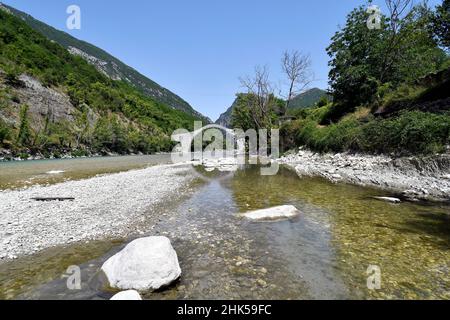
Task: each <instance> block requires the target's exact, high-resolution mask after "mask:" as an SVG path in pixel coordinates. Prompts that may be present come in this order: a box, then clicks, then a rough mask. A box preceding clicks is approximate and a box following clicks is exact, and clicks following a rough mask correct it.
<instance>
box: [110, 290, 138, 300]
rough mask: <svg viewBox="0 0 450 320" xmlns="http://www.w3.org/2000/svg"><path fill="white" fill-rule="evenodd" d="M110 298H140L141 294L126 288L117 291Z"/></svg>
mask: <svg viewBox="0 0 450 320" xmlns="http://www.w3.org/2000/svg"><path fill="white" fill-rule="evenodd" d="M110 300H142V298H141V295H140V294H139V292H137V291H136V290H127V291H122V292H119V293H118V294H116V295H114V296H113V297H112V298H111V299H110Z"/></svg>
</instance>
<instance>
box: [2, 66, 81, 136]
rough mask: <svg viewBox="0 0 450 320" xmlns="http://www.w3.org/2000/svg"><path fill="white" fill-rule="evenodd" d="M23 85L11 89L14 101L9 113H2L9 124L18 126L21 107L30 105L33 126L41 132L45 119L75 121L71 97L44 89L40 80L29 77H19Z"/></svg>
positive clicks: (53, 90) (29, 110) (51, 89)
mask: <svg viewBox="0 0 450 320" xmlns="http://www.w3.org/2000/svg"><path fill="white" fill-rule="evenodd" d="M19 80H20V81H21V83H22V85H21V86H20V87H15V88H11V89H10V90H11V91H12V93H13V95H14V100H15V101H14V100H13V102H12V104H11V106H10V108H9V112H7V113H6V114H5V113H2V111H0V116H2V117H3V118H4V119H5V120H6V121H7V122H10V123H11V122H13V123H14V124H15V126H17V124H18V122H19V117H18V113H19V110H20V106H21V105H24V104H26V105H28V106H29V109H28V112H29V116H30V118H31V120H32V121H31V126H32V128H33V129H34V130H36V131H39V130H41V129H42V128H43V126H44V122H45V118H47V117H49V118H51V120H52V121H54V122H61V121H68V122H73V121H74V114H75V112H77V111H76V109H75V107H74V106H73V105H72V104H71V103H70V99H69V97H68V96H67V95H66V94H65V93H63V92H58V91H56V90H55V89H53V88H46V87H44V86H43V85H42V84H41V83H40V82H39V81H38V80H36V79H35V78H33V77H30V76H28V75H21V76H20V77H19Z"/></svg>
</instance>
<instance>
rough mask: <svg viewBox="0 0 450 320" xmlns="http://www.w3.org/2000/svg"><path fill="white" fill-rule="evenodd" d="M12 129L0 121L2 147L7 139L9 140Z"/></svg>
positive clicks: (0, 143) (0, 142)
mask: <svg viewBox="0 0 450 320" xmlns="http://www.w3.org/2000/svg"><path fill="white" fill-rule="evenodd" d="M9 136H10V129H9V127H8V126H7V124H6V123H4V122H3V121H2V120H0V146H1V145H3V143H4V141H5V140H6V139H9Z"/></svg>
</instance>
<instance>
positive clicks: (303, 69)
mask: <svg viewBox="0 0 450 320" xmlns="http://www.w3.org/2000/svg"><path fill="white" fill-rule="evenodd" d="M281 67H282V69H283V72H284V74H285V75H286V78H287V80H288V83H289V91H288V94H287V96H286V105H285V108H284V110H282V113H283V114H284V113H286V111H287V110H288V109H289V104H290V102H291V100H292V98H294V97H295V96H296V95H298V94H300V93H301V92H302V91H303V90H305V89H306V88H307V86H308V85H309V84H310V83H311V81H312V78H313V74H312V71H311V58H310V56H309V55H307V54H304V53H302V52H300V51H293V52H288V51H285V52H284V53H283V58H282V60H281Z"/></svg>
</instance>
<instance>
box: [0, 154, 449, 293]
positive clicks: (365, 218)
mask: <svg viewBox="0 0 450 320" xmlns="http://www.w3.org/2000/svg"><path fill="white" fill-rule="evenodd" d="M64 161H67V162H64ZM113 162H114V163H113ZM166 162H167V158H164V157H163V156H158V158H156V157H147V158H142V157H137V158H133V157H123V158H116V159H114V160H113V159H95V160H92V159H77V160H58V161H53V162H52V161H45V162H39V163H37V165H34V164H33V163H31V162H30V163H19V164H6V165H5V164H0V184H1V185H2V186H3V187H5V186H7V187H8V188H11V187H23V186H25V185H27V184H24V181H31V182H30V183H28V184H33V183H35V182H36V181H40V183H56V182H61V181H63V180H65V179H84V178H87V177H90V176H92V175H94V174H96V173H102V174H103V173H108V172H116V171H121V170H126V169H132V168H141V167H145V166H148V165H153V164H157V163H166ZM94 163H96V164H97V167H96V168H99V169H95V168H94V167H93V164H94ZM71 164H73V166H72V165H71ZM116 164H117V165H116ZM41 165H42V167H39V166H41ZM5 167H6V168H7V170H6V171H5V170H3V169H4V168H5ZM14 168H17V169H14ZM196 170H197V171H200V173H202V174H206V173H205V172H204V171H203V170H202V169H196ZM49 171H65V172H64V173H59V174H58V173H53V174H47V172H49ZM5 172H6V174H4V173H5ZM197 173H199V172H197ZM208 174H209V175H210V179H208V180H207V181H196V182H194V185H193V189H192V192H190V193H189V194H187V195H185V196H184V197H182V198H180V199H177V200H176V201H173V202H172V203H170V204H166V205H161V206H160V207H159V209H158V211H160V212H159V213H160V215H161V219H159V222H157V223H156V224H155V225H153V226H151V227H149V228H148V230H146V231H145V234H146V235H165V236H167V237H169V238H170V239H171V241H172V244H173V246H174V248H175V250H176V251H177V253H178V256H179V260H180V266H181V269H182V271H183V274H182V278H181V279H180V281H179V282H178V283H176V284H175V285H173V286H172V287H170V288H167V289H166V290H164V291H160V292H156V293H152V294H147V295H145V298H146V299H450V254H449V249H450V218H449V213H450V208H449V206H448V205H447V204H440V203H411V202H403V203H401V204H391V203H386V202H382V201H379V200H376V199H374V198H373V197H374V196H389V194H388V193H386V192H383V191H380V190H378V189H370V188H362V187H358V186H352V185H346V184H332V183H329V182H327V181H324V180H322V179H318V178H302V179H300V178H298V177H297V175H296V174H295V173H294V172H292V171H290V170H289V169H287V168H282V169H281V170H280V172H279V173H278V174H277V175H276V176H261V175H260V174H259V169H258V167H255V166H244V167H242V168H240V169H239V170H238V171H236V172H234V173H231V174H221V175H215V174H211V173H208ZM42 175H45V177H44V176H42ZM58 175H64V176H59V177H58ZM5 177H6V178H5ZM34 177H39V179H34ZM284 204H291V205H294V206H296V207H297V208H298V209H299V210H300V211H301V215H300V216H299V217H298V218H296V219H294V220H289V221H281V222H270V223H267V222H265V223H260V222H259V223H258V222H249V221H247V220H245V219H243V218H242V216H241V215H240V214H241V213H243V212H246V211H249V210H253V209H260V208H267V207H271V206H276V205H284ZM0 214H1V213H0ZM129 240H130V239H112V240H111V239H108V240H105V241H95V242H90V243H88V244H85V243H83V244H79V245H78V244H75V245H70V246H63V247H58V248H52V249H47V250H44V251H41V252H39V253H37V254H35V255H32V256H28V257H23V258H19V259H17V260H14V261H10V262H6V263H2V264H0V298H4V299H108V298H110V297H111V296H112V294H113V293H112V292H109V291H108V290H106V289H104V285H103V280H102V277H101V275H100V274H99V273H98V270H99V268H100V267H101V265H102V263H103V262H104V261H105V260H106V259H107V258H109V257H110V256H111V255H112V254H114V253H115V252H117V251H119V250H120V249H121V248H122V247H123V246H124V245H125V243H126V242H127V241H129ZM71 265H78V266H80V268H81V274H82V288H81V290H69V289H67V285H66V281H67V280H66V278H62V275H63V274H64V273H65V271H66V269H67V268H68V267H69V266H71ZM369 266H377V267H379V269H380V271H381V289H379V290H370V289H368V287H367V277H368V274H367V269H368V267H369Z"/></svg>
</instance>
